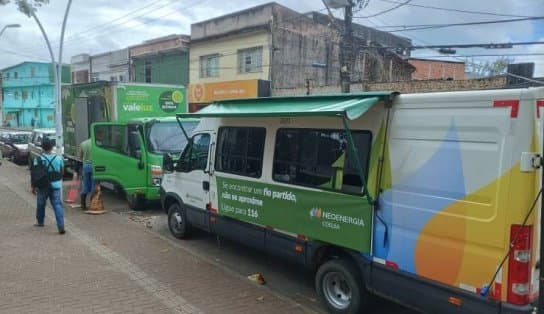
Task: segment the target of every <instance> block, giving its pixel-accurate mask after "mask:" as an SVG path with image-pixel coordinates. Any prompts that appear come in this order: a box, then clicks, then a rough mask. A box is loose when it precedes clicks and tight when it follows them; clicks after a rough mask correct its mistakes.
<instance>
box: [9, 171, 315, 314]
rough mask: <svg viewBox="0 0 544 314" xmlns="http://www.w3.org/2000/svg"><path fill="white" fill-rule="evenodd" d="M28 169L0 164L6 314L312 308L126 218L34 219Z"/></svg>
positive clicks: (71, 215) (73, 215)
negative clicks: (38, 223)
mask: <svg viewBox="0 0 544 314" xmlns="http://www.w3.org/2000/svg"><path fill="white" fill-rule="evenodd" d="M34 204H35V198H34V196H33V195H32V194H31V193H30V192H29V187H28V172H27V171H25V169H24V168H19V167H17V166H14V165H12V164H11V163H8V162H5V163H4V164H3V165H2V166H0V238H1V239H2V240H1V241H0V269H1V270H2V271H1V272H0V313H59V312H60V313H63V312H65V313H308V312H310V311H309V310H307V309H305V308H303V307H301V306H300V305H298V304H296V303H294V302H292V301H291V300H286V299H284V298H282V297H279V296H277V295H275V294H274V293H272V292H271V291H270V290H269V289H267V288H266V286H257V285H255V284H253V283H251V282H250V281H249V280H247V279H246V278H244V277H240V276H238V275H235V274H233V273H231V272H229V271H228V270H226V269H224V268H222V267H221V265H214V264H213V263H211V262H209V261H206V260H204V259H201V258H200V257H197V256H194V255H192V254H190V253H189V252H187V251H184V250H182V249H179V248H177V247H175V246H173V245H171V244H170V243H169V242H168V241H165V240H164V239H161V238H160V237H159V236H157V235H155V234H153V233H152V232H149V231H148V230H147V228H146V227H145V226H143V225H139V224H136V223H131V222H130V221H127V220H126V219H124V218H123V217H121V216H119V215H116V214H112V213H107V214H105V215H99V216H91V215H85V214H84V213H82V211H81V210H79V209H71V208H70V207H68V206H67V207H66V208H65V217H66V223H65V224H66V231H67V233H66V234H65V235H59V234H58V233H57V229H56V226H55V222H54V215H53V211H52V210H51V209H50V208H48V209H47V211H46V221H45V224H46V226H45V227H44V228H37V227H34V226H33V223H34V220H35V218H34V215H35V209H34V206H35V205H34Z"/></svg>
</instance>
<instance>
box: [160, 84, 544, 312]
mask: <svg viewBox="0 0 544 314" xmlns="http://www.w3.org/2000/svg"><path fill="white" fill-rule="evenodd" d="M542 107H544V88H532V89H512V90H489V91H468V92H447V93H428V94H406V95H398V94H397V93H392V92H370V93H361V94H347V95H331V96H307V97H286V98H265V99H248V100H230V101H219V102H216V103H214V104H212V105H210V106H209V107H206V108H205V109H202V110H201V111H199V112H197V113H194V114H178V117H179V118H187V117H193V118H200V119H201V122H200V123H199V125H198V126H197V128H196V129H195V130H194V131H193V132H192V136H191V139H190V141H189V144H188V146H187V147H186V148H185V150H184V152H183V153H182V155H181V157H180V158H179V160H177V161H171V160H165V164H164V169H165V170H166V174H165V175H164V178H163V182H162V187H161V190H160V194H161V200H162V205H163V208H164V210H165V212H167V213H168V222H169V227H170V230H171V232H172V234H173V235H174V236H176V237H178V238H186V237H188V236H189V235H190V231H191V229H192V228H199V229H203V230H206V231H208V232H211V233H215V234H217V235H219V236H222V237H226V238H230V239H234V240H237V241H240V242H241V243H243V244H245V245H248V246H251V247H256V248H259V249H262V250H265V251H267V252H269V253H271V254H275V255H278V256H281V257H284V258H286V259H289V260H290V261H293V262H297V263H300V264H302V265H305V266H307V267H310V268H311V269H314V270H315V271H316V276H315V286H316V291H317V293H318V295H319V297H320V299H321V300H322V302H323V304H324V305H325V306H326V308H327V310H328V311H330V312H332V313H358V312H359V311H361V310H362V309H363V308H364V306H365V304H366V302H367V300H368V296H369V294H379V295H382V296H385V297H387V298H390V299H392V300H394V301H396V302H399V303H401V304H404V305H408V306H410V307H413V308H416V309H418V310H421V311H424V312H429V313H531V312H532V311H533V309H534V307H533V305H532V303H533V302H534V301H535V300H536V298H537V296H538V291H539V289H538V286H539V281H538V278H539V270H538V264H539V248H540V220H539V219H540V217H541V216H540V203H539V202H538V199H539V196H540V192H539V191H541V179H540V178H541V170H540V169H541V167H540V165H541V163H542V162H541V157H540V156H542V154H541V152H542V145H541V143H542V140H543V139H542V128H543V125H542V118H541V117H542V115H544V110H542Z"/></svg>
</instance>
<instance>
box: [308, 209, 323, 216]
mask: <svg viewBox="0 0 544 314" xmlns="http://www.w3.org/2000/svg"><path fill="white" fill-rule="evenodd" d="M322 214H323V210H322V209H321V208H317V207H314V208H312V209H311V210H310V217H312V218H321V215H322Z"/></svg>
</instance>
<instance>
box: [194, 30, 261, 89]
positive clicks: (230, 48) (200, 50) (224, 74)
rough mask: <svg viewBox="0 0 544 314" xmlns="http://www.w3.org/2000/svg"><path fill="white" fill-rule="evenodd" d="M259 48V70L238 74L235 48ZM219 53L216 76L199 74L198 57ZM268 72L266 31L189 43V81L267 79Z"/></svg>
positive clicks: (236, 50) (236, 49)
mask: <svg viewBox="0 0 544 314" xmlns="http://www.w3.org/2000/svg"><path fill="white" fill-rule="evenodd" d="M253 47H262V67H261V71H260V72H255V73H238V50H240V49H246V48H253ZM211 54H219V76H217V77H207V78H201V77H200V57H201V56H205V55H211ZM269 72H270V35H269V33H268V32H266V31H258V32H251V33H242V34H240V35H236V36H234V35H233V36H227V37H221V38H216V39H210V40H206V41H202V42H194V41H192V42H191V50H190V52H189V79H190V82H191V83H209V82H222V81H232V80H249V79H262V80H268V79H269Z"/></svg>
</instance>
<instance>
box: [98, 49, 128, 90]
mask: <svg viewBox="0 0 544 314" xmlns="http://www.w3.org/2000/svg"><path fill="white" fill-rule="evenodd" d="M102 80H103V81H111V80H116V81H121V80H122V81H125V82H126V81H128V48H125V49H121V50H116V51H110V52H107V53H103V54H99V55H95V56H91V81H102Z"/></svg>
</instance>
